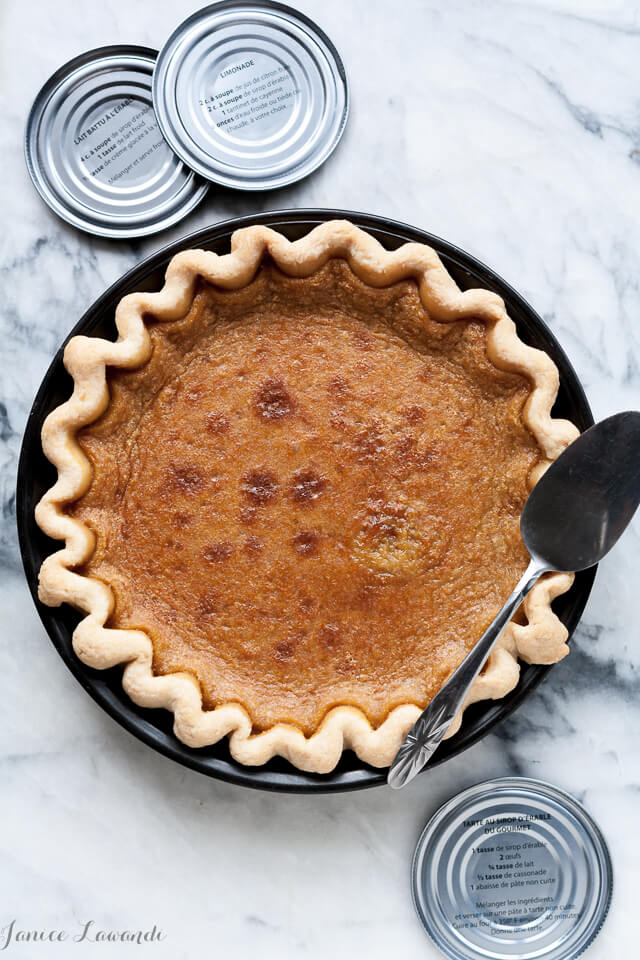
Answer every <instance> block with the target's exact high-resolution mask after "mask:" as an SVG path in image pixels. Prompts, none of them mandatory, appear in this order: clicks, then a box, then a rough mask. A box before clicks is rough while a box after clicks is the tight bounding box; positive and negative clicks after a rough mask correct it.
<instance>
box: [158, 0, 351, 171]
mask: <svg viewBox="0 0 640 960" xmlns="http://www.w3.org/2000/svg"><path fill="white" fill-rule="evenodd" d="M348 101H349V97H348V90H347V80H346V77H345V72H344V67H343V65H342V61H341V59H340V57H339V55H338V52H337V50H336V49H335V47H334V46H333V44H332V43H331V41H330V40H329V38H328V37H327V36H325V34H324V33H323V32H322V31H321V30H320V29H319V28H318V27H317V26H316V25H315V24H314V23H313V22H312V21H311V20H309V19H308V18H307V17H305V16H304V15H303V14H301V13H298V12H297V11H295V10H292V9H291V8H289V7H286V6H284V5H283V4H280V3H270V2H266V0H255V2H244V0H226V2H223V3H214V4H212V5H211V6H208V7H204V8H203V9H202V10H199V11H198V12H197V13H195V14H194V15H193V16H191V17H189V19H188V20H185V22H184V23H182V24H181V25H180V26H179V27H178V28H177V30H175V32H174V33H173V34H172V36H171V37H170V38H169V40H168V41H167V43H166V44H165V46H164V47H163V48H162V50H161V51H160V53H159V55H158V61H157V65H156V69H155V73H154V77H153V102H154V106H155V109H156V114H157V116H158V122H159V123H160V127H161V128H162V132H163V133H164V135H165V137H166V139H167V141H168V143H170V144H171V146H172V148H173V149H174V150H175V152H176V153H177V155H178V156H179V157H180V158H181V159H182V160H184V162H185V163H186V164H188V166H190V167H191V168H192V169H193V170H195V171H196V172H197V173H199V174H200V175H201V176H203V177H206V178H208V179H209V180H213V181H214V182H215V183H219V184H223V185H224V186H227V187H235V188H237V189H240V190H266V189H270V188H273V187H282V186H284V185H286V184H289V183H293V182H294V181H296V180H300V179H301V178H302V177H306V176H307V174H309V173H311V172H312V171H313V170H315V169H316V168H317V167H319V166H320V164H321V163H323V162H324V161H325V160H326V159H327V157H328V156H329V154H330V153H331V152H332V151H333V150H334V149H335V147H336V145H337V143H338V141H339V140H340V137H341V136H342V132H343V130H344V126H345V123H346V119H347V112H348Z"/></svg>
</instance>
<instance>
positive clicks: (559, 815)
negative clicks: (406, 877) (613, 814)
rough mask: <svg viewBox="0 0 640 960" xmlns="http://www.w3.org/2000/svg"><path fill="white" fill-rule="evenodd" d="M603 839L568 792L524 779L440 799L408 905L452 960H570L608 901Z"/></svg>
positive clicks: (609, 876)
mask: <svg viewBox="0 0 640 960" xmlns="http://www.w3.org/2000/svg"><path fill="white" fill-rule="evenodd" d="M612 887H613V872H612V868H611V859H610V856H609V851H608V849H607V845H606V842H605V840H604V838H603V836H602V834H601V833H600V830H599V829H598V827H597V826H596V824H595V823H594V822H593V820H592V819H591V817H590V816H589V814H588V813H587V812H586V810H585V809H584V808H583V807H582V806H581V805H580V804H579V803H578V802H577V801H576V800H575V799H574V798H573V797H571V796H570V795H569V794H567V793H565V792H564V791H563V790H560V789H558V788H557V787H553V786H551V785H550V784H547V783H542V782H540V781H537V780H529V779H527V778H525V777H508V778H504V779H499V780H489V781H488V782H486V783H479V784H477V785H476V786H473V787H470V788H469V789H468V790H465V791H464V792H463V793H461V794H459V795H458V796H456V797H453V798H452V799H451V800H449V801H448V802H447V803H445V804H444V805H443V806H442V807H441V808H440V809H439V810H438V811H437V812H436V813H435V814H434V816H433V817H432V818H431V820H430V821H429V823H428V824H427V826H426V827H425V829H424V831H423V833H422V836H421V837H420V839H419V841H418V844H417V846H416V851H415V854H414V858H413V866H412V890H413V900H414V904H415V908H416V911H417V913H418V917H419V918H420V921H421V922H422V924H423V926H424V928H425V930H426V931H427V933H428V934H429V936H430V937H431V938H432V940H433V942H434V943H435V945H436V946H437V947H438V948H439V949H440V950H441V951H442V952H443V953H444V954H445V956H447V957H450V958H451V960H479V958H485V960H486V958H489V957H490V958H491V960H515V958H523V957H527V958H529V960H533V958H535V960H574V958H576V957H578V956H579V955H580V954H581V953H582V951H583V950H585V949H586V948H587V947H588V946H589V944H590V943H591V942H592V941H593V939H594V937H595V936H596V935H597V933H598V932H599V930H600V928H601V926H602V924H603V922H604V920H605V917H606V915H607V911H608V909H609V904H610V901H611V892H612Z"/></svg>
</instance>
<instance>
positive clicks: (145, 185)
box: [25, 44, 208, 238]
mask: <svg viewBox="0 0 640 960" xmlns="http://www.w3.org/2000/svg"><path fill="white" fill-rule="evenodd" d="M156 56H157V51H155V50H151V49H149V48H148V47H139V46H130V45H127V44H118V45H116V46H108V47H99V48H98V49H96V50H90V51H89V52H88V53H85V54H83V55H82V56H80V57H76V58H75V59H74V60H71V61H70V62H69V63H67V64H65V65H64V66H63V67H61V68H60V69H59V70H58V71H57V72H56V73H55V74H54V75H53V76H52V77H51V78H50V79H49V80H48V81H47V82H46V83H45V85H44V86H43V88H42V89H41V90H40V92H39V93H38V96H37V97H36V100H35V102H34V104H33V106H32V108H31V112H30V113H29V118H28V121H27V127H26V133H25V156H26V161H27V167H28V170H29V173H30V175H31V179H32V180H33V182H34V184H35V186H36V189H37V190H38V192H39V193H40V195H41V197H42V198H43V200H45V201H46V203H48V205H49V206H50V207H51V208H52V210H54V211H55V212H56V213H57V214H58V216H60V217H62V219H63V220H66V221H67V223H71V224H73V226H75V227H78V228H79V229H80V230H85V231H86V232H87V233H91V234H94V235H95V236H100V237H119V238H125V237H142V236H146V235H148V234H151V233H156V232H157V231H159V230H164V229H165V228H166V227H169V226H171V225H172V224H174V223H177V222H178V221H179V220H182V218H183V217H184V216H186V214H187V213H189V211H191V210H193V208H194V207H195V206H196V205H197V204H198V203H199V202H200V200H202V198H203V197H204V195H205V193H206V192H207V189H208V184H207V183H205V182H204V181H202V180H200V178H199V177H197V176H196V175H195V174H194V173H193V172H192V171H191V170H190V169H189V168H188V167H185V165H184V164H183V163H182V162H181V160H179V159H178V157H176V156H175V154H174V153H173V151H172V150H171V149H170V147H169V146H168V145H167V143H166V142H165V140H164V138H163V136H162V134H161V132H160V129H159V127H158V124H157V121H156V118H155V114H154V112H153V105H152V98H151V78H152V74H153V68H154V65H155V60H156Z"/></svg>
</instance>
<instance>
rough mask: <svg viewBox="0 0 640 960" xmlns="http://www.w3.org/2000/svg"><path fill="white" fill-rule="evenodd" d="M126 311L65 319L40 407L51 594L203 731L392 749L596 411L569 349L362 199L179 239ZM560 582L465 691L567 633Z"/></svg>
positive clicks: (131, 689) (324, 762) (83, 648)
mask: <svg viewBox="0 0 640 960" xmlns="http://www.w3.org/2000/svg"><path fill="white" fill-rule="evenodd" d="M116 322H117V327H118V332H119V336H118V339H117V341H116V342H110V341H107V340H102V339H98V338H94V337H74V338H73V339H72V340H71V341H70V342H69V344H68V345H67V348H66V350H65V358H64V359H65V365H66V368H67V370H68V371H69V373H70V374H71V376H72V377H73V380H74V383H75V386H74V390H73V395H72V396H71V398H70V399H69V400H68V401H67V402H66V403H64V404H62V405H61V406H59V407H57V408H56V409H55V410H54V411H53V412H52V413H51V414H50V415H49V416H48V418H47V420H46V422H45V425H44V428H43V432H42V439H43V446H44V450H45V453H46V455H47V457H48V458H49V459H50V460H51V462H52V463H53V464H54V465H55V466H56V467H57V470H58V480H57V482H56V484H55V486H54V487H52V488H51V489H50V490H49V491H48V492H47V493H46V494H45V496H44V497H43V498H42V500H41V502H40V503H39V505H38V507H37V511H36V517H37V521H38V524H39V526H40V527H41V528H42V530H43V531H44V532H45V533H47V534H48V535H49V536H51V537H54V538H55V539H58V540H64V542H65V543H64V547H63V548H62V549H60V550H59V551H58V552H56V553H54V554H52V555H51V556H49V557H48V558H47V559H46V560H45V562H44V563H43V565H42V569H41V574H40V596H41V599H42V600H43V601H44V602H45V603H47V604H50V605H53V606H57V605H59V604H61V603H69V604H72V605H73V606H74V607H76V608H77V609H78V610H80V611H81V612H82V613H83V614H84V618H83V619H82V620H81V621H80V623H79V625H78V626H77V628H76V630H75V633H74V637H73V643H74V649H75V651H76V653H77V655H78V657H80V659H81V660H82V661H84V662H85V663H86V664H88V665H90V666H91V667H97V668H106V667H112V666H114V665H116V664H123V665H124V676H123V682H124V687H125V690H126V691H127V693H128V694H129V696H130V697H131V698H132V699H133V700H134V701H135V702H136V703H137V704H139V705H142V706H147V707H165V708H166V709H168V710H171V711H173V713H174V716H175V734H176V736H177V737H178V738H180V740H182V741H183V742H185V743H187V744H189V745H190V746H193V747H200V746H205V745H208V744H212V743H215V742H216V741H218V740H219V739H220V738H222V737H224V736H226V735H229V745H230V750H231V753H232V755H233V757H234V758H235V759H236V760H238V761H239V762H241V763H245V764H262V763H265V762H266V761H267V760H269V759H270V758H271V757H273V756H274V755H280V756H283V757H286V758H287V759H288V760H289V761H290V762H291V763H292V764H294V765H295V766H297V767H299V768H300V769H302V770H308V771H315V772H320V773H321V772H328V771H330V770H331V769H333V767H334V766H335V765H336V763H337V762H338V760H339V758H340V755H341V753H342V751H343V749H352V750H354V751H355V752H356V753H357V755H358V756H359V757H360V758H361V759H362V760H364V761H366V762H368V763H370V764H373V765H375V766H386V765H388V764H389V763H390V762H391V760H392V759H393V757H394V755H395V753H396V752H397V750H398V747H399V746H400V743H401V742H402V740H403V738H404V737H405V735H406V733H407V732H408V730H409V728H410V727H411V726H412V724H413V723H414V721H415V720H416V718H417V716H418V714H419V713H420V712H421V710H422V709H423V708H424V707H425V705H426V704H427V703H428V702H429V701H430V700H431V699H432V697H433V696H434V695H435V693H436V692H437V691H438V690H439V689H440V687H441V686H442V684H443V683H444V682H445V680H446V679H447V677H448V676H449V675H450V673H451V672H452V671H453V670H454V669H455V668H456V667H457V666H458V664H459V663H460V662H461V661H462V659H463V658H464V657H465V655H466V654H467V653H468V651H469V650H470V649H471V647H472V646H473V644H474V643H475V642H476V641H477V640H478V639H479V637H480V636H481V634H482V632H483V631H484V629H485V628H486V627H487V625H488V624H489V622H490V621H491V620H492V618H493V617H494V616H495V614H496V613H497V612H498V611H499V609H500V608H501V607H502V604H503V603H504V601H505V599H506V598H507V596H508V595H509V593H510V592H511V590H512V588H513V587H514V585H515V583H516V581H517V580H518V579H519V577H520V576H521V574H522V573H523V571H524V569H525V567H526V566H527V562H528V557H527V553H526V550H525V548H524V546H523V543H522V541H521V538H520V531H519V521H520V514H521V511H522V508H523V506H524V503H525V501H526V499H527V495H528V492H529V490H530V488H531V486H532V485H533V484H534V483H535V481H536V479H537V478H538V477H539V476H540V475H541V473H542V471H544V469H545V468H546V467H547V466H548V465H549V463H550V462H551V461H552V460H553V459H554V458H555V457H557V456H558V454H559V453H561V451H562V450H563V449H564V448H565V447H566V446H567V445H568V443H570V442H571V441H572V440H573V439H574V438H575V436H576V435H577V432H578V431H577V430H576V428H575V427H574V426H573V425H572V424H570V423H568V422H567V421H564V420H557V419H552V418H551V415H550V412H551V408H552V406H553V403H554V400H555V397H556V393H557V389H558V373H557V370H556V368H555V366H554V364H553V363H552V361H551V360H550V359H549V357H548V356H547V355H546V354H545V353H542V352H540V351H538V350H535V349H533V348H531V347H528V346H525V344H523V343H522V342H521V341H520V340H519V339H518V337H517V335H516V332H515V327H514V324H513V322H512V321H511V320H510V319H509V317H508V316H507V313H506V312H505V307H504V304H503V302H502V300H501V299H500V298H499V297H498V296H496V295H495V294H493V293H490V292H488V291H486V290H477V289H472V290H467V291H466V292H461V291H460V290H459V289H458V287H457V286H456V284H455V283H454V281H453V280H452V278H451V277H450V276H449V274H448V273H447V272H446V270H445V269H444V267H443V265H442V263H441V262H440V260H439V258H438V256H437V255H436V253H435V252H434V251H433V250H432V249H431V248H429V247H427V246H423V245H421V244H413V243H412V244H407V245H405V246H402V247H400V248H399V249H397V250H394V251H392V252H388V251H387V250H385V249H384V248H383V247H382V246H380V245H379V244H378V242H377V241H376V240H374V239H373V238H372V237H371V236H369V235H368V234H367V233H365V232H363V231H362V230H360V229H358V228H357V227H355V226H353V225H352V224H350V223H348V222H345V221H333V222H328V223H324V224H322V225H321V226H318V227H316V228H315V229H314V230H312V231H311V232H310V233H309V234H307V235H306V236H305V237H303V238H302V239H300V240H297V241H295V242H289V241H288V240H286V239H285V238H284V237H283V236H281V235H280V234H279V233H276V232H274V231H273V230H270V229H267V228H266V227H261V226H255V227H249V228H247V229H243V230H239V231H237V232H236V233H235V234H234V235H233V239H232V245H231V252H230V253H229V254H227V255H224V256H219V255H217V254H215V253H211V252H207V251H203V250H187V251H185V252H183V253H180V254H178V255H177V256H176V257H174V259H173V260H172V261H171V263H170V265H169V267H168V270H167V274H166V283H165V285H164V287H163V288H162V290H160V291H159V292H157V293H136V294H131V295H129V296H127V297H125V298H124V299H123V300H122V301H121V302H120V304H119V306H118V309H117V312H116ZM570 584H571V577H570V576H568V575H564V574H553V575H550V576H547V577H545V578H543V579H542V580H541V581H540V582H539V584H538V585H537V586H536V587H535V588H534V589H533V590H532V592H531V594H530V595H529V597H528V598H527V600H526V602H525V604H524V608H523V610H522V611H521V612H520V614H519V615H518V617H517V618H516V620H514V621H513V622H512V623H511V624H510V625H509V627H508V629H507V630H506V632H505V634H504V636H503V637H502V639H501V641H500V643H499V646H498V647H497V649H496V650H495V651H494V653H493V654H492V655H491V657H490V659H489V661H488V664H487V666H486V667H485V669H484V671H483V673H482V674H481V675H480V677H479V678H478V679H477V681H476V683H475V684H474V686H473V688H472V691H471V694H470V696H469V700H468V702H472V701H475V700H481V699H487V698H499V697H502V696H503V695H504V694H506V693H507V692H508V691H510V690H511V689H512V688H513V687H514V686H515V685H516V683H517V680H518V671H519V668H518V659H519V658H520V659H522V660H524V661H526V662H528V663H553V662H555V661H557V660H559V659H560V658H561V657H563V656H564V655H565V654H566V653H567V646H566V643H565V640H566V631H565V628H564V627H563V625H562V624H561V623H560V621H559V620H558V619H557V617H556V616H555V615H554V613H553V612H552V610H551V601H552V599H553V598H554V597H555V596H557V595H558V594H559V593H562V592H563V591H565V590H567V589H568V588H569V586H570ZM458 725H459V718H458ZM456 726H457V725H454V728H453V729H452V731H451V732H454V730H455V729H456Z"/></svg>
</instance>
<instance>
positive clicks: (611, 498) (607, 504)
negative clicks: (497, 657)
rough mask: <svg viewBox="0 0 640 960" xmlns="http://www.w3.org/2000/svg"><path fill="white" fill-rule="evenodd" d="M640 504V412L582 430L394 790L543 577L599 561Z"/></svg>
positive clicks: (527, 521) (542, 488) (543, 493)
mask: <svg viewBox="0 0 640 960" xmlns="http://www.w3.org/2000/svg"><path fill="white" fill-rule="evenodd" d="M638 502H640V413H638V412H635V411H628V412H626V413H617V414H615V415H614V416H612V417H608V418H607V419H606V420H603V421H601V422H600V423H597V424H595V426H593V427H591V428H590V429H589V430H587V431H585V433H583V434H581V435H580V436H579V437H578V439H577V440H575V441H574V442H573V443H572V444H571V445H570V446H569V447H568V448H567V449H566V450H565V451H564V452H563V453H562V454H561V455H560V456H559V457H558V459H557V460H555V461H554V463H553V464H552V465H551V466H550V467H549V469H548V470H547V471H546V473H545V474H544V475H543V476H542V478H541V479H540V480H539V481H538V483H537V484H536V485H535V487H534V488H533V491H532V492H531V495H530V496H529V499H528V500H527V502H526V504H525V508H524V510H523V512H522V519H521V521H520V532H521V534H522V539H523V541H524V544H525V546H526V547H527V549H528V551H529V553H530V555H531V562H530V564H529V566H528V567H527V569H526V571H525V572H524V574H523V576H522V578H521V580H520V582H519V583H518V584H517V586H516V587H515V589H514V591H513V593H512V594H511V596H510V597H509V599H508V600H507V602H506V603H505V605H504V607H503V608H502V610H501V611H500V613H499V614H498V616H497V617H496V618H495V620H494V621H493V622H492V623H491V624H490V625H489V627H488V628H487V629H486V631H485V632H484V634H483V635H482V637H481V638H480V640H479V641H478V642H477V644H476V645H475V646H474V648H473V649H472V650H471V652H470V653H469V654H468V656H467V657H466V658H465V659H464V660H463V661H462V663H461V664H460V666H459V667H458V668H457V670H455V671H454V672H453V674H452V675H451V676H450V677H449V679H448V680H447V682H446V683H445V685H444V686H443V687H442V689H441V690H440V691H439V692H438V693H437V694H436V696H435V697H434V699H433V700H432V701H431V703H430V704H429V705H428V707H427V708H426V709H425V710H424V711H423V713H422V714H421V715H420V716H419V717H418V719H417V721H416V723H415V724H414V726H413V727H412V729H411V730H410V732H409V734H408V735H407V737H406V739H405V741H404V743H403V744H402V746H401V747H400V750H399V751H398V754H397V756H396V758H395V760H394V761H393V763H392V765H391V768H390V769H389V774H388V777H387V782H388V783H389V785H390V786H391V787H394V788H395V789H399V788H400V787H403V786H405V784H407V783H409V781H410V780H412V779H413V778H414V777H415V776H416V774H417V773H419V772H420V770H422V768H423V767H424V765H425V764H426V763H427V761H428V760H429V758H430V757H431V755H432V754H433V752H434V751H435V749H436V748H437V746H438V744H439V743H440V741H441V740H442V738H443V737H444V735H445V733H446V732H447V730H448V729H449V726H450V725H451V721H452V720H453V718H454V717H455V716H456V714H457V713H458V712H459V710H460V709H462V705H463V703H464V701H465V698H466V696H467V693H468V692H469V688H470V687H471V684H472V683H473V681H474V680H475V678H476V677H477V676H478V674H479V673H480V671H481V669H482V667H483V666H484V663H485V661H486V659H487V657H488V656H489V654H490V653H491V650H492V649H493V647H494V646H495V644H496V642H497V640H498V639H499V637H500V635H501V634H502V631H503V630H504V628H505V627H506V625H507V623H508V622H509V620H510V619H511V617H512V616H513V614H514V613H515V612H516V610H517V609H518V607H519V606H520V604H521V603H522V601H523V599H524V598H525V596H526V595H527V593H528V592H529V590H531V588H532V587H533V585H534V583H535V582H536V580H537V579H538V578H539V577H540V576H541V575H542V574H543V573H548V572H549V571H551V570H562V571H571V572H577V571H578V570H585V569H586V568H587V567H592V566H594V565H595V564H596V563H598V562H599V561H600V560H601V559H602V558H603V557H604V556H605V554H607V553H608V552H609V550H611V548H612V547H613V545H614V544H615V543H616V541H617V540H618V538H619V537H620V535H621V534H622V532H623V530H624V529H625V527H626V526H627V524H628V523H629V521H630V520H631V518H632V516H633V514H634V513H635V511H636V509H637V506H638Z"/></svg>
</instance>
